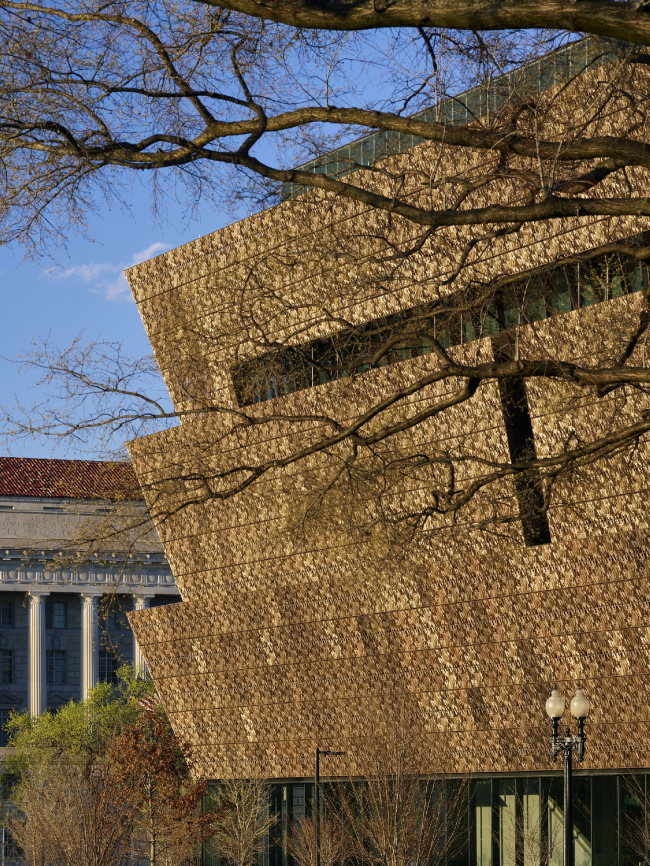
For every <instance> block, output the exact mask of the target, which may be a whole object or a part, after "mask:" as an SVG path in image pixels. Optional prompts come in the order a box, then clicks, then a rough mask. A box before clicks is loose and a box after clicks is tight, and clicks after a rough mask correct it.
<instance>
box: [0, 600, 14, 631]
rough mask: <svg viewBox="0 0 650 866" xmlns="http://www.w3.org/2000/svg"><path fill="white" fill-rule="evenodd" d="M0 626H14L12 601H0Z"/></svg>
mask: <svg viewBox="0 0 650 866" xmlns="http://www.w3.org/2000/svg"><path fill="white" fill-rule="evenodd" d="M0 626H1V627H2V628H13V626H14V603H13V601H0Z"/></svg>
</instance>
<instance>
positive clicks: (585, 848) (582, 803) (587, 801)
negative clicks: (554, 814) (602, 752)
mask: <svg viewBox="0 0 650 866" xmlns="http://www.w3.org/2000/svg"><path fill="white" fill-rule="evenodd" d="M573 862H574V866H591V779H590V778H588V777H587V776H576V777H574V779H573Z"/></svg>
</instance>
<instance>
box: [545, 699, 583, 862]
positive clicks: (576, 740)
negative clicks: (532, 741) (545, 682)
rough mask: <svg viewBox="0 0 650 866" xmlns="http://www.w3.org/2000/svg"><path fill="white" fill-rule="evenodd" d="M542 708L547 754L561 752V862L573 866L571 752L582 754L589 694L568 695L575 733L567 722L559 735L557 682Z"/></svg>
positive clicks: (561, 704) (560, 702)
mask: <svg viewBox="0 0 650 866" xmlns="http://www.w3.org/2000/svg"><path fill="white" fill-rule="evenodd" d="M546 712H547V714H548V716H549V717H550V719H551V726H552V733H551V755H552V757H553V760H554V761H556V760H557V756H558V755H559V754H560V752H562V754H563V755H564V866H573V779H572V764H573V753H574V752H576V753H577V755H578V760H579V761H583V760H584V757H585V741H586V739H587V737H586V735H585V719H586V718H587V716H588V715H589V698H588V697H587V696H586V695H585V694H584V692H583V691H582V689H581V688H579V687H578V688H577V689H576V693H575V695H574V696H573V698H572V699H571V715H572V716H573V718H574V719H575V720H576V721H577V723H578V733H577V734H576V735H575V736H572V735H571V731H570V730H569V727H568V726H567V728H566V732H565V735H564V736H563V737H561V736H560V732H559V729H560V719H561V718H562V716H563V715H564V698H563V697H562V695H560V693H559V692H558V690H557V683H556V684H555V688H554V689H553V691H552V692H551V696H550V698H548V700H547V701H546Z"/></svg>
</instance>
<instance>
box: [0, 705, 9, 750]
mask: <svg viewBox="0 0 650 866" xmlns="http://www.w3.org/2000/svg"><path fill="white" fill-rule="evenodd" d="M10 715H11V710H0V747H3V746H6V745H7V743H8V737H7V728H6V725H7V722H8V721H9V716H10Z"/></svg>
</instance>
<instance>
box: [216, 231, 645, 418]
mask: <svg viewBox="0 0 650 866" xmlns="http://www.w3.org/2000/svg"><path fill="white" fill-rule="evenodd" d="M647 240H648V238H645V237H644V236H641V237H639V238H636V239H634V240H633V241H630V242H634V241H636V242H647ZM648 280H649V276H648V267H647V265H644V264H640V263H639V262H638V261H637V260H636V259H635V258H633V257H632V256H623V255H621V254H619V253H615V254H606V255H602V256H599V257H597V258H595V259H592V260H591V261H588V262H585V263H576V264H570V265H564V266H561V267H553V266H551V267H549V268H548V270H545V271H543V272H541V273H537V274H536V275H535V276H533V277H530V278H527V279H526V280H522V281H521V282H517V283H514V284H513V285H511V286H509V287H508V288H507V289H505V290H502V291H501V295H500V297H499V299H498V300H497V299H495V300H494V301H492V302H491V303H489V304H487V305H484V306H483V307H482V308H481V309H477V310H475V311H472V310H471V309H470V310H469V311H468V310H467V309H466V308H465V307H467V306H470V302H469V298H468V299H467V304H465V303H463V298H462V297H460V302H459V301H458V296H455V297H456V302H455V307H456V308H455V309H454V308H450V311H449V313H446V312H444V311H443V312H442V313H441V312H440V306H441V303H440V301H436V302H435V303H432V304H428V305H426V304H425V305H422V306H418V307H413V308H411V309H408V310H403V311H402V312H400V313H396V314H394V315H392V316H386V317H384V318H381V319H375V320H373V321H370V322H367V323H365V324H364V325H360V326H359V327H357V328H354V329H348V330H343V331H339V332H338V333H336V334H333V335H332V336H331V337H326V338H323V339H321V340H313V341H311V342H309V343H305V344H303V345H301V346H287V347H283V348H282V349H278V350H274V351H272V352H268V353H267V354H265V355H261V356H260V357H258V358H255V359H252V360H250V361H243V362H241V363H239V364H237V365H236V366H235V367H234V368H233V371H232V376H233V384H234V387H235V393H236V395H237V400H238V402H239V405H240V406H250V405H252V404H254V403H261V402H264V401H266V400H272V399H274V398H275V397H283V396H285V395H287V394H292V393H294V392H295V391H301V390H304V389H305V388H312V387H314V386H315V385H324V384H326V383H328V382H332V381H335V380H336V379H339V378H343V377H348V376H354V375H359V374H361V373H365V372H366V371H367V370H369V369H371V368H379V367H384V366H388V365H390V364H396V363H399V362H400V361H405V360H408V359H410V358H417V357H419V356H421V355H426V354H429V353H430V352H431V338H433V339H435V340H438V341H439V342H440V344H441V345H442V346H443V347H445V348H449V347H450V346H459V345H463V344H465V343H472V342H474V341H475V340H477V339H480V338H482V337H490V336H495V335H496V334H498V333H499V332H500V331H508V330H511V329H513V328H515V327H517V326H518V325H527V324H532V323H534V322H539V321H542V320H544V319H548V318H551V317H553V316H558V315H562V314H563V313H569V312H571V311H573V310H578V309H583V308H584V307H590V306H592V305H594V304H599V303H603V302H605V301H609V300H612V299H615V298H620V297H623V296H624V295H628V294H632V293H634V292H639V291H641V290H642V289H643V287H644V286H647V285H648ZM459 307H461V308H463V309H462V311H459V309H458V308H459ZM434 309H435V310H436V311H437V312H436V314H435V316H434V315H433V313H432V312H430V311H433V310H434ZM389 344H390V348H388V349H387V350H386V351H382V347H386V346H388V345H389ZM379 355H381V357H379Z"/></svg>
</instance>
